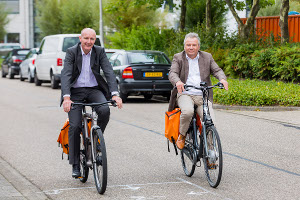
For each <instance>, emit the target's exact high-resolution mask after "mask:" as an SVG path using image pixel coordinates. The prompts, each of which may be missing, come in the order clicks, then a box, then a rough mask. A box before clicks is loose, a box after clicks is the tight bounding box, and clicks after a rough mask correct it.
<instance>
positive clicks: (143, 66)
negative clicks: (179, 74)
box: [109, 50, 173, 102]
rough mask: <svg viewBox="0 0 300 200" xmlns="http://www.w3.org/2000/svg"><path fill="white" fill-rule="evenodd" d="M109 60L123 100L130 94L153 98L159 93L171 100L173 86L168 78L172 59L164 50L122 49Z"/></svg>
mask: <svg viewBox="0 0 300 200" xmlns="http://www.w3.org/2000/svg"><path fill="white" fill-rule="evenodd" d="M109 61H110V63H111V65H112V66H113V70H114V73H115V75H116V78H117V82H118V86H119V90H120V96H121V98H122V100H123V102H126V100H127V97H128V96H129V95H143V96H144V98H145V99H151V98H152V96H153V95H154V94H155V95H156V94H157V95H162V96H164V97H167V99H168V100H169V98H170V93H171V90H172V88H173V86H172V84H171V83H170V81H169V79H168V74H169V70H170V67H171V61H170V59H169V58H168V57H167V56H166V55H165V54H164V53H163V52H160V51H144V50H140V51H125V50H120V51H118V52H116V53H114V54H113V55H112V56H111V57H110V59H109Z"/></svg>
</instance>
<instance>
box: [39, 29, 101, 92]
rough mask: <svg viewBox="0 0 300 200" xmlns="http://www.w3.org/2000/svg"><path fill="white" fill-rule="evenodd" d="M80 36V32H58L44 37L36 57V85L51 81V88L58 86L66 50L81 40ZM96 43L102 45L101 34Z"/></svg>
mask: <svg viewBox="0 0 300 200" xmlns="http://www.w3.org/2000/svg"><path fill="white" fill-rule="evenodd" d="M79 36H80V34H58V35H50V36H46V37H44V38H43V40H42V42H41V45H40V48H39V51H38V55H37V57H36V59H35V72H34V82H35V85H36V86H40V85H41V84H42V83H43V82H51V88H53V89H57V88H58V86H59V83H60V74H61V70H62V68H63V65H64V59H65V56H66V51H67V49H68V48H69V47H72V46H74V45H75V44H77V43H78V42H79ZM95 45H99V46H101V43H100V36H97V38H96V42H95Z"/></svg>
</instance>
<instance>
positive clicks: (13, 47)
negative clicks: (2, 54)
mask: <svg viewBox="0 0 300 200" xmlns="http://www.w3.org/2000/svg"><path fill="white" fill-rule="evenodd" d="M20 48H21V47H20V46H19V45H3V46H2V45H1V46H0V49H20Z"/></svg>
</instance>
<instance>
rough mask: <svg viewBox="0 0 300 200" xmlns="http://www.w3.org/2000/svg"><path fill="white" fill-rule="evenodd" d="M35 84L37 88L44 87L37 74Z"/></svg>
mask: <svg viewBox="0 0 300 200" xmlns="http://www.w3.org/2000/svg"><path fill="white" fill-rule="evenodd" d="M34 83H35V85H36V86H41V85H42V81H41V80H39V79H38V77H37V75H36V73H35V74H34Z"/></svg>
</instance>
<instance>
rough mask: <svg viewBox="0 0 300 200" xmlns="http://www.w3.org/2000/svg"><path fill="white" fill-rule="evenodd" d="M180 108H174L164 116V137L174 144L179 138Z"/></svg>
mask: <svg viewBox="0 0 300 200" xmlns="http://www.w3.org/2000/svg"><path fill="white" fill-rule="evenodd" d="M180 114H181V110H180V108H175V109H174V110H172V111H171V112H166V114H165V137H166V138H167V139H168V140H169V141H170V142H172V143H175V142H176V141H177V139H178V136H179V124H180Z"/></svg>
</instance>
